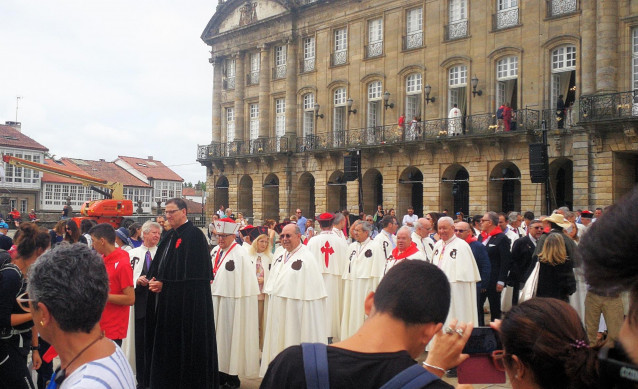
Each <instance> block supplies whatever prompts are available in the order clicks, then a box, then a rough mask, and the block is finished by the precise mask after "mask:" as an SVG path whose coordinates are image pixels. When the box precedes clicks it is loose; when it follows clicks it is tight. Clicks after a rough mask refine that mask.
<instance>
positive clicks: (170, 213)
mask: <svg viewBox="0 0 638 389" xmlns="http://www.w3.org/2000/svg"><path fill="white" fill-rule="evenodd" d="M179 211H181V209H167V210H165V211H164V215H166V216H168V215H172V214H174V213H175V212H179Z"/></svg>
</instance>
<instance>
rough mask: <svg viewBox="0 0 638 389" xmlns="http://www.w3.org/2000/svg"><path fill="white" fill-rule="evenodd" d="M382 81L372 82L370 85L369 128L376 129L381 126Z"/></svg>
mask: <svg viewBox="0 0 638 389" xmlns="http://www.w3.org/2000/svg"><path fill="white" fill-rule="evenodd" d="M382 89H383V86H382V84H381V81H372V82H371V83H369V84H368V128H376V127H378V126H380V125H381V109H382V108H381V90H382Z"/></svg>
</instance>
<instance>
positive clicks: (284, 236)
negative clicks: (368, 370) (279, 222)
mask: <svg viewBox="0 0 638 389" xmlns="http://www.w3.org/2000/svg"><path fill="white" fill-rule="evenodd" d="M279 237H281V238H292V237H293V234H281V235H279Z"/></svg>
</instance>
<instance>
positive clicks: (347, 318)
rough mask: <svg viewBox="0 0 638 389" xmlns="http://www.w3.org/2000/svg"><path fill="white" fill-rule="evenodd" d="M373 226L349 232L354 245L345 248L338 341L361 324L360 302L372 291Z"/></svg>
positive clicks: (355, 228)
mask: <svg viewBox="0 0 638 389" xmlns="http://www.w3.org/2000/svg"><path fill="white" fill-rule="evenodd" d="M373 228H374V225H373V224H371V223H367V222H365V223H358V224H357V225H356V226H355V227H354V229H353V231H352V232H353V236H352V237H353V238H354V239H355V242H353V243H352V244H350V246H348V251H347V252H348V263H347V265H346V267H345V271H344V273H343V279H344V281H345V283H344V286H343V313H342V315H341V338H342V339H347V338H349V337H350V336H352V335H354V333H355V332H357V330H358V329H359V328H360V327H361V325H362V324H363V322H364V321H365V318H366V314H365V309H364V302H365V299H366V296H367V295H368V293H370V292H371V291H372V275H371V272H372V255H373V254H372V245H373V241H372V240H371V239H370V233H371V232H372V229H373Z"/></svg>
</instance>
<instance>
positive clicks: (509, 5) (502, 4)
mask: <svg viewBox="0 0 638 389" xmlns="http://www.w3.org/2000/svg"><path fill="white" fill-rule="evenodd" d="M497 8H498V10H497V11H498V12H497V13H496V20H495V22H496V25H495V26H494V28H496V29H499V28H507V27H511V26H516V25H518V0H498V7H497Z"/></svg>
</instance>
